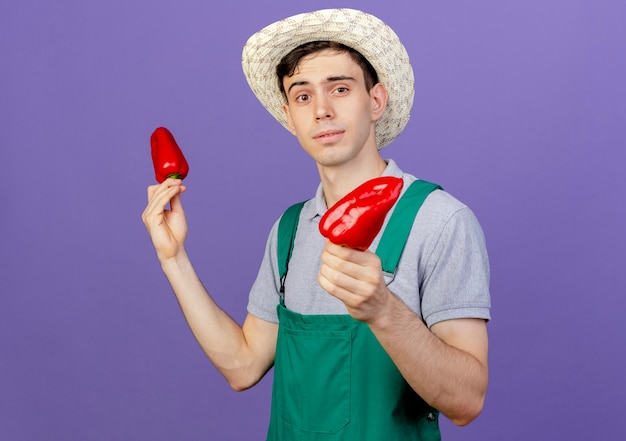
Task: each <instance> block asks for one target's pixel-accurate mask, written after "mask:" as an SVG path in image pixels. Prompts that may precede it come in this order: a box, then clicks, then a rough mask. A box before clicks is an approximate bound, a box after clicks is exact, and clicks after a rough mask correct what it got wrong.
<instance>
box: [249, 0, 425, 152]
mask: <svg viewBox="0 0 626 441" xmlns="http://www.w3.org/2000/svg"><path fill="white" fill-rule="evenodd" d="M311 41H335V42H338V43H342V44H344V45H346V46H349V47H351V48H353V49H355V50H357V51H359V52H360V53H361V54H362V55H363V56H364V57H365V58H367V60H368V61H369V62H370V63H371V65H372V66H373V67H374V69H376V73H377V74H378V78H379V81H380V82H381V83H383V84H384V85H385V87H386V88H387V92H388V95H389V97H388V102H387V109H386V110H385V113H384V114H383V115H382V117H381V118H380V119H379V120H378V121H377V122H376V142H377V146H378V148H379V149H381V148H383V147H384V146H386V145H387V144H389V143H390V142H391V141H393V140H394V139H395V138H396V137H397V136H398V135H399V134H400V132H402V130H403V129H404V127H405V126H406V124H407V122H408V120H409V116H410V112H411V106H412V105H413V97H414V95H415V79H414V77H413V69H412V68H411V63H410V60H409V56H408V54H407V52H406V49H405V48H404V46H403V45H402V43H401V42H400V39H399V38H398V36H397V35H396V33H395V32H394V31H393V30H392V29H391V28H390V27H389V26H387V25H386V24H385V23H383V22H382V21H381V20H380V19H378V18H376V17H374V16H373V15H370V14H367V13H365V12H362V11H357V10H354V9H325V10H321V11H315V12H309V13H305V14H299V15H295V16H293V17H289V18H286V19H284V20H281V21H278V22H276V23H273V24H271V25H269V26H267V27H265V28H263V29H261V30H260V31H259V32H257V33H256V34H254V35H253V36H251V37H250V38H249V39H248V42H247V43H246V45H245V46H244V48H243V54H242V62H241V63H242V66H243V71H244V74H245V76H246V80H247V81H248V84H249V85H250V88H251V89H252V91H253V92H254V94H255V95H256V97H257V98H258V99H259V101H261V104H263V106H264V107H265V108H266V109H267V110H268V111H269V112H270V113H271V114H272V116H274V118H276V119H277V120H278V122H280V123H281V124H282V125H283V126H284V127H285V128H286V129H287V130H289V125H288V123H287V117H286V116H285V114H284V112H283V110H282V106H283V104H285V98H284V96H283V94H282V93H281V91H280V89H279V87H278V79H277V77H276V66H277V65H278V63H279V62H280V60H281V59H282V58H283V57H284V56H285V55H287V54H288V53H289V52H291V51H292V50H293V49H295V48H296V47H298V46H300V45H302V44H304V43H308V42H311Z"/></svg>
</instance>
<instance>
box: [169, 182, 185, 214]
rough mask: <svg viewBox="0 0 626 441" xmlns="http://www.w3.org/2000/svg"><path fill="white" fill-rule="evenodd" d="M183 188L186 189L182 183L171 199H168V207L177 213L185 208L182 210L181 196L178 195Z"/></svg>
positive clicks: (183, 190) (182, 211) (182, 191)
mask: <svg viewBox="0 0 626 441" xmlns="http://www.w3.org/2000/svg"><path fill="white" fill-rule="evenodd" d="M185 190H187V188H186V187H185V186H184V185H181V186H180V191H179V192H178V193H176V195H174V197H173V198H172V199H170V209H171V210H172V211H174V212H177V213H184V212H185V210H183V204H182V202H181V201H182V198H181V197H180V195H181V194H182V193H184V192H185Z"/></svg>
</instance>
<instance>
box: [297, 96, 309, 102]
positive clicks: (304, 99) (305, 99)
mask: <svg viewBox="0 0 626 441" xmlns="http://www.w3.org/2000/svg"><path fill="white" fill-rule="evenodd" d="M308 100H309V96H308V95H305V94H302V95H298V96H296V102H298V103H304V102H306V101H308Z"/></svg>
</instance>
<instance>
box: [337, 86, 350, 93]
mask: <svg viewBox="0 0 626 441" xmlns="http://www.w3.org/2000/svg"><path fill="white" fill-rule="evenodd" d="M335 91H336V92H337V93H346V92H347V91H348V88H347V87H343V86H341V87H338V88H336V89H335Z"/></svg>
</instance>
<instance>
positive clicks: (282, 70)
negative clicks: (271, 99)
mask: <svg viewBox="0 0 626 441" xmlns="http://www.w3.org/2000/svg"><path fill="white" fill-rule="evenodd" d="M326 49H330V50H333V51H337V52H340V53H341V52H344V53H347V54H348V55H350V58H352V60H354V62H355V63H356V64H358V65H359V66H360V67H361V70H362V71H363V77H364V79H365V87H366V89H367V90H368V91H369V90H371V89H372V87H374V86H375V85H376V84H377V83H378V74H377V73H376V69H374V67H373V66H372V65H371V64H370V62H369V61H367V58H365V57H364V56H363V55H362V54H361V53H360V52H359V51H357V50H355V49H352V48H351V47H349V46H346V45H345V44H342V43H337V42H336V41H311V42H308V43H304V44H302V45H300V46H298V47H296V48H295V49H294V50H292V51H291V52H289V53H288V54H287V55H285V56H284V57H283V58H282V59H281V60H280V63H278V66H276V76H277V77H278V87H279V88H280V91H281V92H282V94H283V95H284V96H285V98H286V97H287V96H286V93H285V87H284V86H283V79H284V78H285V77H290V76H292V75H293V74H294V73H295V71H296V69H297V68H298V64H299V63H300V61H301V60H302V59H303V58H304V57H306V56H308V55H311V54H314V53H317V52H321V51H323V50H326Z"/></svg>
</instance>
